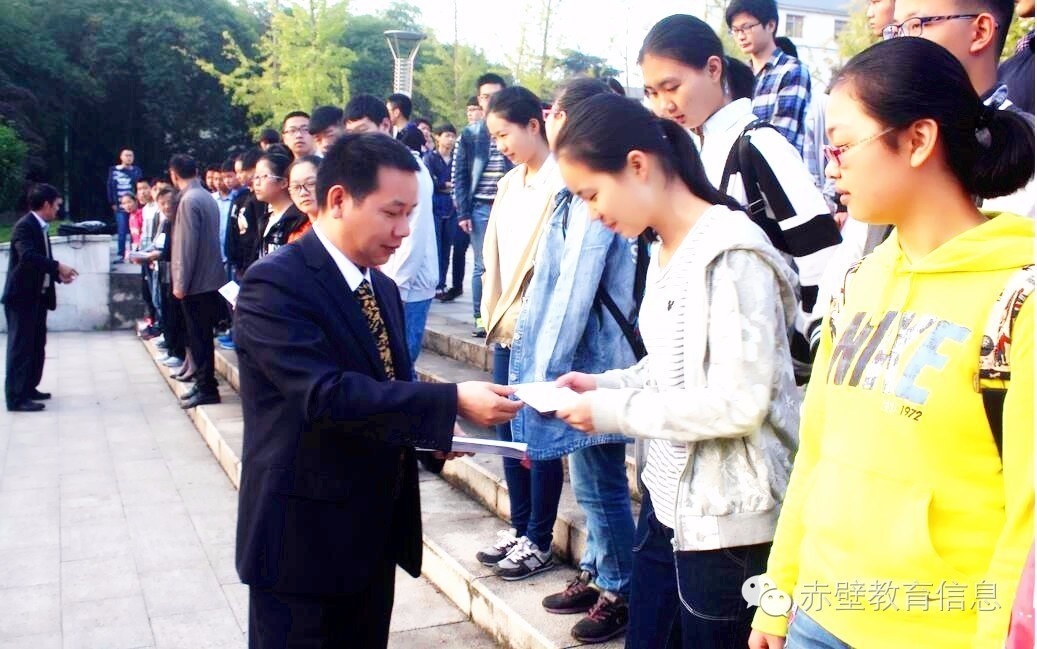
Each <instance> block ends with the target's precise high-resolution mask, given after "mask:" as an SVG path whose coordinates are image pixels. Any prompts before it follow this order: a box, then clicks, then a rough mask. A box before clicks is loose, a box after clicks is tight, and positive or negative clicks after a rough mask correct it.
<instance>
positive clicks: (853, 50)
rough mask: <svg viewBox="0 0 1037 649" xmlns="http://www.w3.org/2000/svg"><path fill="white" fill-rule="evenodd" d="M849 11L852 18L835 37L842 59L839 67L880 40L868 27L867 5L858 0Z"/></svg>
mask: <svg viewBox="0 0 1037 649" xmlns="http://www.w3.org/2000/svg"><path fill="white" fill-rule="evenodd" d="M849 9H850V18H849V20H848V21H847V23H846V27H844V28H843V30H842V31H841V32H839V35H838V36H836V37H835V43H836V45H837V46H838V48H839V59H840V61H839V65H838V66H837V67H842V63H845V62H846V61H849V60H850V59H851V58H853V57H854V56H856V55H857V54H859V53H861V52H863V51H864V50H866V49H868V48H869V47H871V46H872V45H874V44H875V43H877V42H878V40H879V39H878V37H876V36H874V35H873V34H872V33H871V27H869V26H868V16H867V13H866V12H867V10H868V9H867V5H866V4H865V3H864V2H861V1H860V0H857V2H854V3H853V4H852V5H851V6H850V8H849ZM833 72H834V70H833Z"/></svg>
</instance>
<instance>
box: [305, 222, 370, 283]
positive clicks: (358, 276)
mask: <svg viewBox="0 0 1037 649" xmlns="http://www.w3.org/2000/svg"><path fill="white" fill-rule="evenodd" d="M313 231H314V232H316V233H317V238H318V239H320V242H321V245H323V246H324V249H325V250H327V251H328V254H329V255H331V258H332V259H333V260H334V261H335V265H336V266H338V270H339V272H340V273H342V277H343V279H345V280H346V284H348V285H349V290H351V291H353V292H354V293H355V292H356V290H357V289H358V288H360V283H361V282H363V281H364V280H365V279H366V280H367V283H368V284H370V285H371V292H372V293H374V283H373V282H371V270H370V269H367V268H365V269H364V270H363V272H361V270H360V267H359V266H357V265H356V264H354V263H353V262H352V261H350V259H349V257H347V256H346V255H345V254H343V253H342V251H341V250H339V249H338V248H336V247H335V244H333V243H331V241H329V240H328V238H327V237H326V236H324V233H323V232H321V229H320V223H314V224H313Z"/></svg>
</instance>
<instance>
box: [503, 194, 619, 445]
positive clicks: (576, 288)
mask: <svg viewBox="0 0 1037 649" xmlns="http://www.w3.org/2000/svg"><path fill="white" fill-rule="evenodd" d="M634 250H635V247H634V242H633V241H631V240H630V239H626V238H624V237H621V236H620V235H618V234H614V233H612V232H611V231H609V230H608V229H607V228H605V227H604V226H603V225H602V224H601V223H600V222H599V221H591V220H590V219H589V218H588V216H587V205H586V203H584V202H583V201H582V200H580V199H579V198H578V197H573V196H572V194H570V193H569V191H568V190H565V189H563V190H562V191H561V192H559V194H558V198H557V200H556V206H555V209H554V212H553V213H552V215H551V218H550V221H549V222H548V224H547V227H546V229H545V231H544V235H543V237H542V238H541V241H540V249H539V251H538V253H537V256H536V262H535V267H534V271H533V279H532V281H531V282H530V284H529V287H528V288H527V290H526V296H525V297H526V299H525V300H524V303H523V305H522V311H521V313H520V315H519V318H518V322H517V324H516V328H515V336H514V339H513V340H512V345H511V363H510V366H509V376H508V378H509V383H530V382H535V381H551V380H554V379H556V378H558V377H559V376H561V375H562V374H565V373H566V372H570V371H577V372H586V373H588V374H598V373H601V372H604V371H605V370H607V369H613V368H620V367H628V366H629V365H631V364H633V362H634V353H633V351H632V350H631V349H630V345H629V344H628V343H627V341H626V339H625V338H624V337H623V333H622V331H620V328H619V325H618V324H617V323H616V321H615V319H614V318H613V317H612V316H611V315H610V314H609V312H608V311H607V310H605V308H604V307H603V306H602V305H601V304H600V303H598V302H597V301H596V300H595V294H596V293H597V291H598V286H599V285H601V286H604V287H605V289H606V290H607V291H608V294H609V296H610V297H611V298H612V299H613V300H614V301H615V302H616V305H617V306H618V307H619V308H620V309H621V310H622V311H623V312H624V313H628V314H632V313H633V312H634V310H635V305H634V263H635V258H634ZM511 431H512V436H513V438H514V440H515V441H517V442H526V443H527V444H529V457H530V459H533V460H546V459H552V458H557V457H561V456H563V455H567V454H569V453H572V452H573V451H576V450H579V449H581V448H585V447H587V446H592V445H595V444H607V443H616V442H629V441H630V440H629V439H628V438H626V437H624V436H623V435H618V434H607V435H587V434H585V433H582V432H580V431H578V430H576V429H575V428H570V427H569V426H567V425H566V424H565V422H563V421H562V420H561V419H558V418H556V417H555V416H554V415H541V414H540V413H538V412H536V411H535V410H533V409H532V408H530V407H528V406H527V407H525V408H523V409H522V410H520V411H519V413H518V415H517V416H516V417H515V419H514V420H513V421H512V422H511Z"/></svg>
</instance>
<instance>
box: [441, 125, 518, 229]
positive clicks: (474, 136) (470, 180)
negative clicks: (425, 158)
mask: <svg viewBox="0 0 1037 649" xmlns="http://www.w3.org/2000/svg"><path fill="white" fill-rule="evenodd" d="M489 158H490V131H489V129H487V128H486V122H485V121H481V122H476V123H474V124H469V125H468V126H466V127H465V128H464V130H463V131H461V135H460V137H458V138H457V144H456V145H454V171H453V181H454V204H455V205H457V217H458V218H459V219H461V220H462V221H463V220H465V219H470V218H472V203H473V200H474V196H475V188H476V187H477V186H478V185H479V178H481V177H482V172H483V170H484V169H486V162H487V161H488V160H489ZM513 166H515V165H514V164H512V162H511V161H510V160H508V158H507V157H505V158H504V171H505V172H508V171H510V170H511V168H512V167H513Z"/></svg>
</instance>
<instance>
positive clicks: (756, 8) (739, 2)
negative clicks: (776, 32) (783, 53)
mask: <svg viewBox="0 0 1037 649" xmlns="http://www.w3.org/2000/svg"><path fill="white" fill-rule="evenodd" d="M738 14H749V15H750V16H752V17H753V18H755V19H756V20H759V21H760V24H761V25H763V26H764V27H765V28H766V27H767V23H769V22H773V23H774V25H775V27H777V25H778V5H777V3H776V2H774V0H731V4H729V5H727V10H726V11H725V12H724V19H725V20H726V21H727V26H728V27H730V26H731V21H732V20H734V19H735V16H737V15H738Z"/></svg>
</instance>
